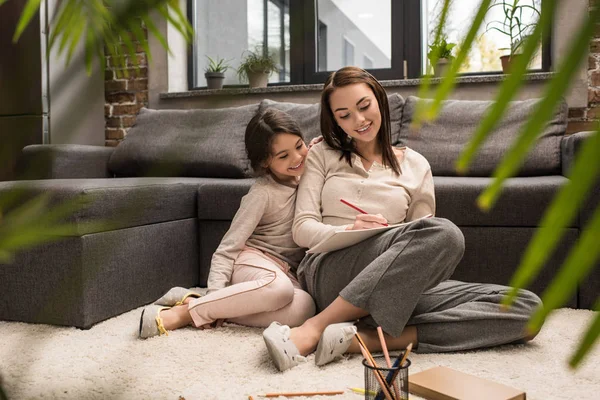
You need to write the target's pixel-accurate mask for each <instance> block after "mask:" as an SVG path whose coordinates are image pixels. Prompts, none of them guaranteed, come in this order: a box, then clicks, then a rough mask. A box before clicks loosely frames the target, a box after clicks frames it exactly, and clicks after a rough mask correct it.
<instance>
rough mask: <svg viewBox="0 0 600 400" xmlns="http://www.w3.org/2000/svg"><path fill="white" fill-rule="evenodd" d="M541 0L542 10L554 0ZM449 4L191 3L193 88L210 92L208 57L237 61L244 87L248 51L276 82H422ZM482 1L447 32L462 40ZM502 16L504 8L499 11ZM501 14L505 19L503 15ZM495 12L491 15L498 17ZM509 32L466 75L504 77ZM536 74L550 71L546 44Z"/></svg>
mask: <svg viewBox="0 0 600 400" xmlns="http://www.w3.org/2000/svg"><path fill="white" fill-rule="evenodd" d="M523 1H533V2H535V4H536V5H537V6H538V7H541V6H542V5H543V4H544V2H545V1H546V0H523ZM442 3H443V1H441V0H421V1H419V0H405V1H399V0H369V2H368V7H367V6H365V2H364V1H362V0H304V1H300V0H293V1H291V0H188V14H189V17H190V20H191V22H192V26H193V27H194V29H195V38H194V43H193V45H192V49H191V57H189V73H188V82H189V86H190V88H199V87H205V85H206V81H205V78H204V68H205V67H206V65H207V58H206V56H210V57H213V58H214V57H220V58H225V59H227V60H229V64H230V65H231V66H232V68H230V69H229V70H228V71H227V72H226V74H225V82H224V83H225V85H229V86H235V85H240V82H239V80H238V77H237V74H236V68H237V66H238V65H239V63H240V59H241V58H242V55H243V52H244V51H247V50H249V49H250V50H255V49H256V48H259V49H261V51H263V52H267V51H268V52H269V54H271V55H272V56H273V57H274V58H275V60H276V62H277V64H278V65H279V69H280V72H279V73H275V74H273V75H271V77H270V78H269V84H270V85H279V84H305V83H323V82H324V81H325V79H326V77H327V76H328V75H329V73H330V72H331V71H335V70H337V69H338V68H341V67H343V66H345V65H357V66H361V67H363V68H366V69H368V70H369V71H370V72H371V73H372V74H373V75H374V76H375V77H377V78H378V79H403V78H418V77H420V76H421V75H422V74H423V73H424V71H425V68H426V66H427V64H426V63H427V57H426V55H427V50H428V48H427V44H428V42H429V40H430V37H431V36H432V32H433V29H434V27H435V23H436V16H437V15H438V14H439V9H440V8H441V4H442ZM479 4H480V0H464V1H460V2H453V6H452V7H451V10H450V15H449V21H448V26H447V28H446V31H445V33H446V34H447V36H448V40H449V41H450V42H455V43H458V42H459V41H460V39H461V38H462V37H463V36H464V35H465V34H466V30H467V29H468V27H469V26H470V23H471V21H472V17H473V15H474V13H475V12H476V11H477V7H478V6H479ZM498 11H501V10H498ZM496 17H497V16H496ZM496 17H494V16H493V15H489V16H488V19H489V18H496ZM501 36H502V35H493V34H492V33H490V32H488V33H487V34H485V35H479V36H478V42H477V43H476V44H475V46H474V50H473V51H472V52H471V54H470V55H469V58H468V63H467V64H468V65H467V66H466V67H465V68H463V70H462V71H461V72H462V73H478V74H479V73H482V72H483V73H496V72H497V71H499V70H500V67H499V61H497V60H495V58H496V57H495V56H496V55H497V53H498V51H499V50H498V49H500V48H502V47H506V43H504V42H503V41H502V40H504V39H506V38H502V37H501ZM540 50H541V51H540V52H539V56H538V59H537V60H536V61H535V62H534V63H533V64H532V65H531V66H530V68H532V69H541V70H545V71H546V70H549V69H550V51H549V50H550V44H549V43H543V44H542V46H541V49H540Z"/></svg>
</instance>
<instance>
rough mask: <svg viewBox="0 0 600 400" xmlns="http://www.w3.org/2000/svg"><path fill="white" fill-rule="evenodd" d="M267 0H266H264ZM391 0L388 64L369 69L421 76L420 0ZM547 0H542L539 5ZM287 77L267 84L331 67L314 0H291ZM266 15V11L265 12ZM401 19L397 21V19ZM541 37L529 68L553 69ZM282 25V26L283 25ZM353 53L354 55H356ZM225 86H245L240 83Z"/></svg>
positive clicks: (316, 75)
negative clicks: (536, 63) (323, 60)
mask: <svg viewBox="0 0 600 400" xmlns="http://www.w3.org/2000/svg"><path fill="white" fill-rule="evenodd" d="M196 1H201V0H187V16H188V20H189V21H190V23H191V24H192V26H194V15H193V9H194V3H195V2H196ZM267 1H269V0H267ZM390 1H391V16H390V17H391V18H392V24H391V29H392V32H391V36H392V45H391V46H392V59H391V67H390V68H372V69H368V71H369V72H370V73H371V74H372V75H373V76H374V77H376V78H377V79H379V80H402V79H418V78H421V76H422V74H421V69H422V63H421V59H422V56H423V51H422V48H421V42H422V40H423V38H422V32H421V0H405V1H395V0H390ZM547 1H550V0H543V1H542V7H544V4H546V3H547ZM289 14H290V60H289V61H290V80H289V82H274V83H271V82H270V83H269V84H268V86H289V85H308V84H320V83H323V82H325V80H326V79H327V77H328V76H329V74H330V73H331V72H332V71H317V69H318V64H317V61H318V55H317V52H318V47H317V46H318V44H317V41H318V38H317V35H318V24H319V21H318V20H317V19H316V16H317V0H290V1H289ZM265 18H266V14H265ZM398 21H400V22H398ZM553 28H554V26H553V27H552V29H551V32H550V35H549V36H548V37H547V38H545V39H544V40H543V41H542V67H541V69H540V68H538V69H532V70H530V72H549V71H551V69H552V54H551V51H552V35H553V34H554V29H553ZM282 29H283V27H282ZM410 37H417V38H418V40H412V41H404V38H410ZM187 55H188V72H187V75H188V89H189V90H202V89H206V86H195V85H194V75H195V74H194V66H195V63H196V54H195V46H194V43H193V42H192V43H191V44H190V45H189V46H188V52H187ZM355 56H356V55H355ZM501 73H502V71H486V72H468V73H461V74H459V76H486V75H497V74H501ZM225 87H229V88H236V87H247V85H243V84H234V85H225Z"/></svg>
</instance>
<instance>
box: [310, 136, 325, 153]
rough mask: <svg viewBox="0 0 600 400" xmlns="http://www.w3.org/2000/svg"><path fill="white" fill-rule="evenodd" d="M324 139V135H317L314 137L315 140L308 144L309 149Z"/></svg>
mask: <svg viewBox="0 0 600 400" xmlns="http://www.w3.org/2000/svg"><path fill="white" fill-rule="evenodd" d="M322 141H323V136H317V137H316V138H314V139H313V140H311V141H310V143H309V144H308V149H309V150H310V148H311V147H313V146H314V145H315V144H317V143H319V142H322Z"/></svg>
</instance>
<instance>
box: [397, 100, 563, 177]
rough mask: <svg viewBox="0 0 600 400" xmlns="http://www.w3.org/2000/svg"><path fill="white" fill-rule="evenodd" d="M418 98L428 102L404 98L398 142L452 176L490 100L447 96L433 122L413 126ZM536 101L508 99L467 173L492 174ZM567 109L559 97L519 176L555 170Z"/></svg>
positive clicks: (435, 170) (437, 170) (554, 172)
mask: <svg viewBox="0 0 600 400" xmlns="http://www.w3.org/2000/svg"><path fill="white" fill-rule="evenodd" d="M420 100H423V101H425V102H427V103H430V102H431V100H426V99H419V98H418V97H414V96H410V97H408V99H407V100H406V104H405V106H404V113H403V115H402V129H401V131H400V136H401V141H402V143H403V144H404V145H406V146H408V147H410V148H412V149H414V150H416V151H417V152H419V153H421V154H422V155H423V156H425V158H427V160H428V161H429V163H430V164H431V168H432V171H433V174H434V175H446V176H456V175H457V174H456V171H455V166H454V164H455V162H456V160H457V159H458V157H459V155H460V154H461V152H462V150H463V149H464V148H465V146H466V145H467V143H468V142H469V140H470V139H471V136H472V135H473V134H474V133H475V129H476V128H477V126H478V125H479V122H480V121H481V120H482V118H483V117H484V115H485V114H486V112H487V111H488V109H489V108H490V107H491V105H492V102H491V101H466V100H446V101H444V102H442V108H441V111H440V114H439V116H438V118H437V120H435V121H434V122H432V123H425V124H423V125H422V126H421V127H420V128H418V129H415V130H412V129H411V128H410V124H411V122H412V120H413V116H414V113H415V109H416V105H417V102H418V101H420ZM537 103H538V100H537V99H531V100H524V101H513V102H511V104H510V106H509V108H508V109H507V111H506V114H505V116H504V117H503V119H502V120H501V121H500V122H499V123H498V124H497V126H496V128H495V129H494V131H493V132H492V134H491V135H490V136H489V137H488V139H487V140H486V141H485V143H484V144H483V145H482V147H481V148H480V150H479V152H478V154H477V157H476V158H475V159H474V160H473V162H472V164H471V166H470V167H469V171H468V173H467V175H469V176H491V175H492V173H493V171H494V169H495V167H496V166H497V165H498V164H499V162H500V161H501V160H502V157H503V156H504V154H506V152H507V151H508V150H509V149H510V147H511V146H512V143H513V141H514V139H515V138H516V137H517V136H518V134H519V133H520V129H521V127H522V126H523V125H524V123H525V122H526V121H527V118H528V117H529V116H530V115H531V114H532V113H533V111H534V109H535V107H536V105H537ZM567 113H568V107H567V104H566V103H565V102H564V101H563V102H562V103H561V104H560V106H559V107H558V108H557V110H556V111H555V112H554V115H553V117H552V119H551V121H550V123H549V124H548V126H547V127H546V128H545V129H544V131H543V132H542V134H541V135H540V136H539V138H538V141H537V143H536V145H535V147H534V148H533V149H532V151H531V152H530V153H529V155H528V156H527V158H526V160H525V162H524V164H523V165H522V167H521V169H520V170H519V173H518V174H519V175H520V176H534V175H559V174H560V171H561V159H560V140H561V137H562V136H563V135H564V133H565V130H566V127H567Z"/></svg>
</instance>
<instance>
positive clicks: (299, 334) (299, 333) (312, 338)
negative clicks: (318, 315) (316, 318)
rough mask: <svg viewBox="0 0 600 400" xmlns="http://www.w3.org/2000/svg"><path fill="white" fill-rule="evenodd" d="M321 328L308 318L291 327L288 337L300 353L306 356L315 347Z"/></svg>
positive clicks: (321, 331)
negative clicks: (295, 326) (297, 325)
mask: <svg viewBox="0 0 600 400" xmlns="http://www.w3.org/2000/svg"><path fill="white" fill-rule="evenodd" d="M322 333H323V329H322V328H320V327H319V326H317V325H316V324H314V323H312V322H311V320H310V319H309V320H308V321H306V322H305V323H303V324H302V325H300V326H299V327H297V328H292V330H291V332H290V339H291V341H292V342H294V344H295V345H296V348H297V349H298V351H299V352H300V355H303V356H307V355H309V354H310V353H312V352H313V351H315V349H316V348H317V344H318V343H319V339H320V338H321V334H322Z"/></svg>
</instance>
